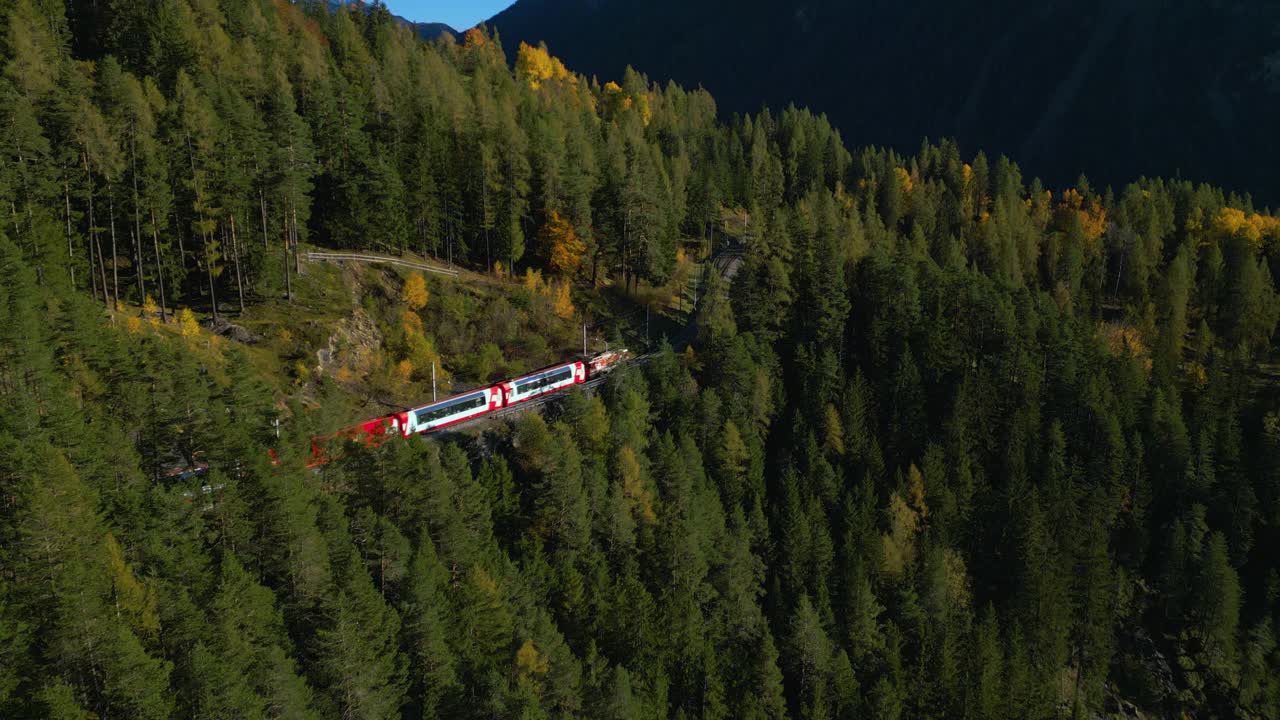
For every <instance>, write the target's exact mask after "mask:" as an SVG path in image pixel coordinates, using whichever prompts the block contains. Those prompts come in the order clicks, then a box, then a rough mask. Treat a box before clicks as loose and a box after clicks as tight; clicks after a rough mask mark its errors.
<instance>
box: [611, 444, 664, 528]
mask: <svg viewBox="0 0 1280 720" xmlns="http://www.w3.org/2000/svg"><path fill="white" fill-rule="evenodd" d="M618 472H619V473H620V474H621V475H622V494H623V495H624V496H625V497H626V498H627V500H628V501H630V504H631V512H632V514H634V515H635V516H636V519H637V520H640V521H642V522H645V523H648V524H650V525H652V524H653V523H655V522H657V520H658V516H657V514H656V513H654V511H653V495H652V493H650V492H649V488H647V487H645V483H644V476H643V475H641V473H640V463H639V461H637V460H636V451H635V450H633V449H631V446H630V445H624V446H623V447H622V449H621V450H619V451H618Z"/></svg>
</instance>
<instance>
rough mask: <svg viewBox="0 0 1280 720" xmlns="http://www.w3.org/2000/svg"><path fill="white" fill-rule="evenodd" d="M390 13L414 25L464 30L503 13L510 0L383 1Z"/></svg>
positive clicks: (511, 0)
mask: <svg viewBox="0 0 1280 720" xmlns="http://www.w3.org/2000/svg"><path fill="white" fill-rule="evenodd" d="M384 1H385V2H386V3H387V7H388V8H390V9H391V12H393V13H395V14H396V15H399V16H401V17H403V18H405V19H406V20H413V21H414V22H442V23H448V24H449V26H451V27H452V28H453V29H454V30H466V29H467V28H470V27H474V26H475V25H476V24H477V23H479V22H482V21H484V20H488V19H489V18H491V17H493V16H494V15H497V14H498V13H499V12H500V11H502V10H505V9H506V8H507V7H508V6H509V5H511V3H512V2H513V0H384Z"/></svg>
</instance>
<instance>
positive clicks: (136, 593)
mask: <svg viewBox="0 0 1280 720" xmlns="http://www.w3.org/2000/svg"><path fill="white" fill-rule="evenodd" d="M103 545H105V546H106V550H107V565H108V567H109V568H110V570H111V586H112V593H113V594H114V596H115V604H116V607H117V608H118V609H119V610H120V612H121V613H122V614H123V615H124V616H125V617H127V618H128V620H129V623H130V624H131V625H132V626H133V627H134V628H135V629H137V630H140V631H142V632H144V633H147V634H154V633H157V632H159V631H160V612H159V610H158V609H157V604H156V593H155V590H154V589H153V588H150V587H148V586H147V585H146V584H144V583H143V582H142V581H140V580H138V578H137V576H135V575H134V574H133V570H131V569H130V568H129V564H128V563H127V562H126V561H125V557H124V550H123V549H122V548H121V547H120V543H118V542H116V539H115V536H113V535H112V534H111V533H107V535H106V537H105V538H103Z"/></svg>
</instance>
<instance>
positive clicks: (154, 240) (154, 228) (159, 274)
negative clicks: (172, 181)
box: [151, 207, 169, 323]
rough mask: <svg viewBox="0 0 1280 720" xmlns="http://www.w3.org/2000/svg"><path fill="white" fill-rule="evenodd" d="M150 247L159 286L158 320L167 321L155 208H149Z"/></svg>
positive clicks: (167, 310) (167, 312) (158, 230)
mask: <svg viewBox="0 0 1280 720" xmlns="http://www.w3.org/2000/svg"><path fill="white" fill-rule="evenodd" d="M151 247H152V248H153V249H154V250H155V253H156V282H157V283H159V286H160V322H163V323H167V322H169V308H168V305H166V302H167V301H166V300H165V297H164V266H162V265H161V264H160V229H159V225H157V224H156V209H155V208H154V207H153V208H151Z"/></svg>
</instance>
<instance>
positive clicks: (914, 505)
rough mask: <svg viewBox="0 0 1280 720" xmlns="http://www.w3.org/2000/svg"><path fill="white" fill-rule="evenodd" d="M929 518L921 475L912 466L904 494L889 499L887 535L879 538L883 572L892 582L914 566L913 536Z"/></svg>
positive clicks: (895, 494) (917, 469)
mask: <svg viewBox="0 0 1280 720" xmlns="http://www.w3.org/2000/svg"><path fill="white" fill-rule="evenodd" d="M928 516H929V506H928V505H926V504H925V498H924V475H922V474H921V472H920V470H919V468H917V467H916V466H915V465H912V466H911V467H910V468H909V469H908V470H907V486H906V488H905V493H896V492H895V493H894V494H893V495H892V496H891V497H890V498H889V532H888V533H886V534H883V535H881V536H880V543H881V547H882V548H883V549H884V569H885V572H886V573H887V574H888V575H889V576H890V577H894V578H898V577H901V576H902V573H903V572H904V571H905V570H906V569H907V568H908V567H910V565H911V564H912V563H913V562H915V558H916V536H917V535H918V534H919V533H920V529H921V525H922V524H923V522H924V519H925V518H927V517H928Z"/></svg>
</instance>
